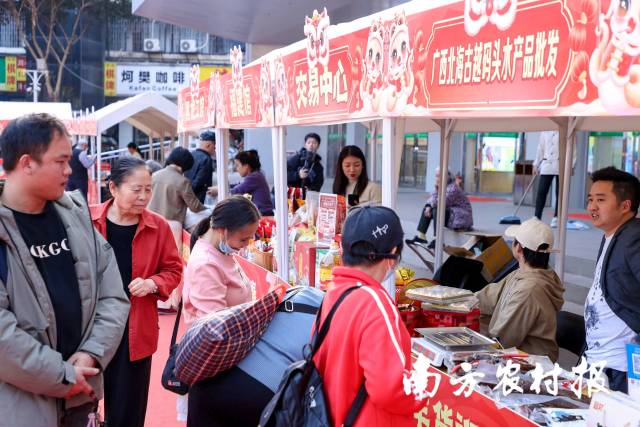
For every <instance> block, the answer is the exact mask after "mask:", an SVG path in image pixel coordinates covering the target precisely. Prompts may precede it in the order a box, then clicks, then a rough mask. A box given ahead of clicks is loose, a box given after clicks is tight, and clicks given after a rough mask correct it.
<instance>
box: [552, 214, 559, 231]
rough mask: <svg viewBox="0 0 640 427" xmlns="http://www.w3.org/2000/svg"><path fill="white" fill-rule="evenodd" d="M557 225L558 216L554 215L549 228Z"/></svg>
mask: <svg viewBox="0 0 640 427" xmlns="http://www.w3.org/2000/svg"><path fill="white" fill-rule="evenodd" d="M557 226H558V217H557V216H554V217H553V219H552V220H551V228H556V227H557Z"/></svg>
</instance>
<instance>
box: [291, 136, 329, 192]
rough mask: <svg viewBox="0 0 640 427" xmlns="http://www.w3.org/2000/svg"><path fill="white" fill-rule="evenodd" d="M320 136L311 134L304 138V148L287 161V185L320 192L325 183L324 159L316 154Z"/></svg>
mask: <svg viewBox="0 0 640 427" xmlns="http://www.w3.org/2000/svg"><path fill="white" fill-rule="evenodd" d="M319 146H320V135H318V134H317V133H309V134H307V135H306V136H305V137H304V147H302V148H301V149H300V151H298V152H297V153H295V154H294V155H293V156H291V157H289V159H288V160H287V185H288V186H289V187H299V188H305V187H306V188H308V189H309V190H312V191H320V188H322V183H323V182H324V168H323V167H322V164H321V163H320V162H321V161H322V158H321V157H320V156H319V155H318V154H317V153H316V151H318V147H319Z"/></svg>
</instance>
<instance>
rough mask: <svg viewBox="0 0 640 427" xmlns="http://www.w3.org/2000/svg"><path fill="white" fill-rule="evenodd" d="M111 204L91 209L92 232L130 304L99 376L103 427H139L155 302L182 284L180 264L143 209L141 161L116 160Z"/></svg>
mask: <svg viewBox="0 0 640 427" xmlns="http://www.w3.org/2000/svg"><path fill="white" fill-rule="evenodd" d="M109 191H110V192H111V194H112V195H113V198H112V199H111V200H109V201H108V202H105V203H103V204H101V205H97V206H92V207H91V216H92V218H93V225H94V226H95V228H96V230H97V231H98V232H99V233H100V234H102V235H103V236H104V237H105V238H106V239H107V241H108V242H109V243H110V244H111V246H112V247H113V252H114V253H115V256H116V260H117V262H118V268H119V270H120V275H121V276H122V283H123V284H124V285H125V291H126V293H127V296H128V297H129V299H130V300H131V310H130V312H129V320H128V322H127V327H126V329H125V332H124V336H123V337H122V341H121V342H120V346H119V347H118V349H117V351H116V354H115V356H114V357H113V359H112V360H111V362H110V363H109V366H107V368H106V370H105V374H104V389H105V393H104V395H105V415H106V417H105V418H106V421H107V423H108V425H109V427H120V426H122V427H142V426H143V425H144V419H145V413H146V410H147V397H148V392H149V379H150V375H151V356H152V354H153V353H154V352H155V351H156V348H157V346H158V311H157V302H158V300H159V299H160V300H166V299H167V298H168V297H169V295H170V294H171V291H173V289H175V288H176V287H177V286H178V284H179V283H180V280H181V278H182V258H181V257H180V255H178V249H177V247H176V244H175V242H174V240H173V235H172V233H171V229H170V228H169V224H167V222H166V221H165V220H164V219H163V218H162V217H160V216H159V215H157V214H155V213H153V212H151V211H149V210H147V209H146V207H147V205H148V203H149V200H150V199H151V173H150V172H149V169H148V168H147V165H146V164H145V162H144V160H142V159H138V158H135V157H130V156H127V157H122V158H120V159H118V161H116V163H115V165H114V167H113V169H112V170H111V180H110V181H109Z"/></svg>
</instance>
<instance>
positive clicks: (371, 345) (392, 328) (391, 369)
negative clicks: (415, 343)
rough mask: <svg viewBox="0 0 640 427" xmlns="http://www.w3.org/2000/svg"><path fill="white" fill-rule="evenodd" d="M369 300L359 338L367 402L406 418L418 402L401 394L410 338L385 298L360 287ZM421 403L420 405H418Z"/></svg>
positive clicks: (411, 395)
mask: <svg viewBox="0 0 640 427" xmlns="http://www.w3.org/2000/svg"><path fill="white" fill-rule="evenodd" d="M362 289H363V290H364V291H365V292H367V294H368V295H367V296H366V298H368V299H369V303H368V305H369V306H370V307H371V308H370V309H369V310H367V313H368V316H367V317H368V318H367V319H366V321H365V322H364V323H363V324H364V325H366V326H365V327H364V330H363V331H362V333H361V334H360V348H359V351H358V354H359V363H360V366H361V367H362V369H363V371H364V377H365V384H366V388H367V393H368V395H369V398H370V399H371V401H372V402H373V403H374V404H375V405H377V406H379V407H382V408H384V409H385V411H388V412H390V413H395V414H407V413H413V412H415V411H417V410H419V409H420V407H421V406H422V405H421V402H418V401H416V400H415V398H414V396H413V394H410V395H408V396H407V395H406V394H405V392H404V386H403V381H402V380H403V378H404V373H405V372H408V371H410V370H411V366H412V363H411V337H410V336H409V332H408V331H407V329H406V327H405V326H404V323H402V320H401V319H400V314H399V313H398V312H397V310H396V309H395V307H394V306H393V305H392V303H391V301H390V300H389V298H388V296H387V295H382V293H381V292H376V291H375V290H372V289H370V288H367V287H362ZM422 403H423V402H422Z"/></svg>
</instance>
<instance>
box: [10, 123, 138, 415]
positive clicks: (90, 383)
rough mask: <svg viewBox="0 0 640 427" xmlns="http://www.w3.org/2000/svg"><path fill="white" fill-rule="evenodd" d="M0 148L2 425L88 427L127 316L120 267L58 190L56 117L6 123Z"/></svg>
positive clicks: (64, 162)
mask: <svg viewBox="0 0 640 427" xmlns="http://www.w3.org/2000/svg"><path fill="white" fill-rule="evenodd" d="M0 149H1V150H2V157H3V159H4V165H3V166H4V169H5V171H6V172H7V178H6V181H5V183H4V186H2V188H0V193H1V195H0V245H2V251H0V259H2V262H1V263H2V265H4V267H5V270H4V274H2V273H1V272H0V277H1V278H0V281H1V284H0V414H2V416H1V417H0V426H1V427H34V426H46V427H54V426H59V427H77V426H86V425H87V417H88V414H89V413H90V412H91V411H92V410H93V409H94V407H95V406H96V404H97V400H96V399H101V398H102V378H101V377H102V373H101V372H102V371H103V370H104V369H105V368H106V367H107V365H108V364H109V362H110V361H111V358H112V357H113V355H114V354H115V352H116V349H117V348H118V344H119V343H120V339H121V338H122V333H123V330H124V328H125V323H126V320H127V315H128V313H129V301H128V299H127V296H126V294H125V292H124V290H123V289H122V282H121V279H120V273H119V272H118V265H117V262H116V259H115V256H114V253H113V250H112V249H111V246H110V245H109V244H108V243H107V242H106V241H105V240H104V239H103V238H102V236H100V235H99V234H98V233H96V232H95V230H94V229H93V226H92V223H91V217H90V216H89V210H88V207H87V205H86V201H85V199H84V198H83V197H81V196H79V195H77V194H74V193H65V191H64V188H65V184H66V183H67V180H68V178H69V176H70V175H71V168H70V167H69V164H68V162H69V160H70V159H71V155H72V154H71V153H72V151H71V142H70V141H69V135H68V134H67V130H66V128H65V126H64V124H63V123H62V122H60V121H59V120H58V119H56V118H54V117H52V116H50V115H48V114H33V115H28V116H24V117H21V118H19V119H16V120H13V121H12V122H10V123H9V125H8V126H7V127H6V129H4V131H3V132H2V136H1V137H0ZM7 267H8V271H7V269H6V268H7Z"/></svg>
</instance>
